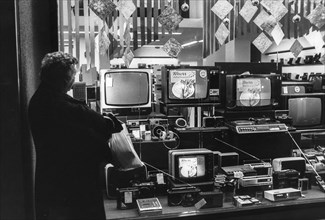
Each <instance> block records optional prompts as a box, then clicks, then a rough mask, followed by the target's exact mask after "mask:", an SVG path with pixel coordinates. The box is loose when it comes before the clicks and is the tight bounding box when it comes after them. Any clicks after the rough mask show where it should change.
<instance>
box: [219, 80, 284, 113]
mask: <svg viewBox="0 0 325 220" xmlns="http://www.w3.org/2000/svg"><path fill="white" fill-rule="evenodd" d="M222 79H223V80H222V82H223V84H224V87H223V90H221V91H220V93H222V94H223V104H224V106H225V108H226V110H228V111H256V110H257V111H258V110H275V109H278V108H279V101H280V96H281V75H279V74H223V76H222Z"/></svg>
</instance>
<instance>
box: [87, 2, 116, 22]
mask: <svg viewBox="0 0 325 220" xmlns="http://www.w3.org/2000/svg"><path fill="white" fill-rule="evenodd" d="M89 8H90V9H91V10H92V11H93V12H94V13H95V14H96V15H97V16H98V17H100V19H102V20H105V19H106V17H107V16H108V15H110V14H111V13H112V12H113V11H114V10H115V8H116V5H115V4H114V3H113V2H112V1H111V0H92V1H91V2H90V3H89Z"/></svg>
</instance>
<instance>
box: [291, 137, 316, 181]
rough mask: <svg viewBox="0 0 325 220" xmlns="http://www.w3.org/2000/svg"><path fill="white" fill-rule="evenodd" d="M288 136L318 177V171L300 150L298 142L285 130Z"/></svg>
mask: <svg viewBox="0 0 325 220" xmlns="http://www.w3.org/2000/svg"><path fill="white" fill-rule="evenodd" d="M287 133H288V135H289V137H290V138H291V140H292V141H293V143H294V144H295V145H296V147H297V148H298V150H299V151H300V153H301V155H303V157H304V158H305V160H306V161H307V162H308V164H309V165H310V166H311V167H312V170H313V171H314V172H315V174H316V175H317V176H318V177H320V175H319V174H318V172H317V171H316V169H315V168H314V166H313V165H312V163H311V162H310V161H309V159H308V157H307V156H306V154H305V153H304V152H303V151H302V149H301V148H300V146H299V145H298V143H297V142H296V140H295V139H294V138H293V137H292V135H291V133H290V132H289V131H287Z"/></svg>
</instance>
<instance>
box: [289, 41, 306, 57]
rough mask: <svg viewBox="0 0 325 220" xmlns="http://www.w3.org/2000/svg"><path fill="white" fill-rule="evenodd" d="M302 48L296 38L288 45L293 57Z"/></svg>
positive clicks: (297, 54)
mask: <svg viewBox="0 0 325 220" xmlns="http://www.w3.org/2000/svg"><path fill="white" fill-rule="evenodd" d="M303 49H304V47H303V46H302V45H301V43H300V42H299V40H297V39H296V40H295V41H294V42H293V44H292V45H291V47H290V51H291V53H292V54H293V56H294V57H295V58H297V57H298V56H299V54H300V52H301V51H302V50H303Z"/></svg>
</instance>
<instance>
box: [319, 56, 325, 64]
mask: <svg viewBox="0 0 325 220" xmlns="http://www.w3.org/2000/svg"><path fill="white" fill-rule="evenodd" d="M319 61H320V62H321V63H322V64H324V65H325V54H323V56H322V57H321V58H319Z"/></svg>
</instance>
